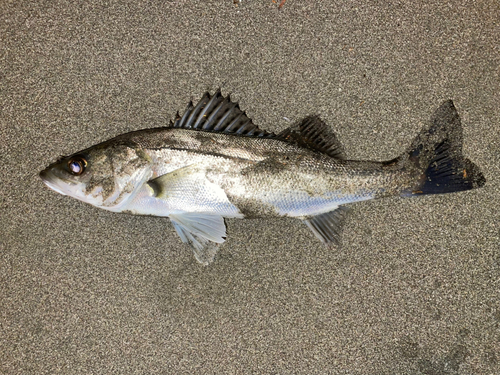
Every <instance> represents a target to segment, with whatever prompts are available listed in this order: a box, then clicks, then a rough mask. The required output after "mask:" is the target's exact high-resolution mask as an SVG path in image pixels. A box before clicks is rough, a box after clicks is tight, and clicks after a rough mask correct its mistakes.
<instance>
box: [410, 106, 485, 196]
mask: <svg viewBox="0 0 500 375" xmlns="http://www.w3.org/2000/svg"><path fill="white" fill-rule="evenodd" d="M432 124H433V125H432V127H431V128H430V129H429V130H428V131H425V132H423V133H422V134H420V135H419V136H418V137H417V138H416V139H415V141H414V142H413V144H412V147H411V149H410V150H411V151H410V152H409V153H408V154H406V155H405V156H404V158H405V159H406V161H405V164H407V165H408V166H409V167H410V168H412V167H413V168H415V167H416V168H417V169H418V170H419V171H420V172H421V174H420V178H419V180H418V182H417V183H416V184H415V186H414V187H413V188H412V189H410V190H409V191H408V190H407V191H405V192H404V193H403V194H402V195H404V196H416V195H423V194H444V193H453V192H456V191H464V190H471V189H475V188H478V187H481V186H483V185H484V184H485V183H486V179H485V178H484V176H483V174H482V173H481V171H480V170H479V168H478V167H477V166H476V165H475V164H474V163H472V162H471V161H470V160H468V159H466V158H464V156H463V155H462V140H463V136H462V126H461V123H460V117H459V116H458V113H457V110H456V108H455V106H454V105H453V102H452V101H451V100H448V101H446V102H444V103H443V104H442V105H441V106H440V107H439V108H438V109H437V110H436V112H435V113H434V116H433V119H432Z"/></svg>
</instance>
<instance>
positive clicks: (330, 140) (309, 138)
mask: <svg viewBox="0 0 500 375" xmlns="http://www.w3.org/2000/svg"><path fill="white" fill-rule="evenodd" d="M278 137H279V138H281V139H284V140H286V141H288V142H292V143H296V144H298V145H299V146H302V147H307V148H309V149H313V150H317V151H320V152H322V153H325V154H327V155H329V156H331V157H333V158H337V159H345V154H344V150H343V148H342V145H341V144H340V142H339V141H338V139H337V137H336V135H335V134H334V133H333V132H332V131H331V130H330V128H329V127H328V126H327V125H326V124H325V123H324V122H323V121H322V120H321V119H320V118H319V117H318V116H309V117H306V118H305V119H303V120H302V122H301V123H300V124H298V125H295V126H291V127H289V128H287V129H285V130H283V131H282V132H281V133H279V134H278Z"/></svg>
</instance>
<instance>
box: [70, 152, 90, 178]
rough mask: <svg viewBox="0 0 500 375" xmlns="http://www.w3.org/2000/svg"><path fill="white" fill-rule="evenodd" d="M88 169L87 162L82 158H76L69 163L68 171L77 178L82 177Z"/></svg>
mask: <svg viewBox="0 0 500 375" xmlns="http://www.w3.org/2000/svg"><path fill="white" fill-rule="evenodd" d="M85 167H87V160H85V159H84V158H83V157H81V156H75V157H73V158H71V159H69V161H68V170H69V171H70V173H71V174H73V175H75V176H79V175H81V174H82V173H83V172H84V171H85Z"/></svg>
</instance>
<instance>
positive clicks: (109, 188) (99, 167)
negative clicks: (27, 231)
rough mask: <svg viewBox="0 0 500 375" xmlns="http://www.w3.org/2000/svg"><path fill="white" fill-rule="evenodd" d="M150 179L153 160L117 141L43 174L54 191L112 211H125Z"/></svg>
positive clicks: (60, 161)
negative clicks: (125, 207)
mask: <svg viewBox="0 0 500 375" xmlns="http://www.w3.org/2000/svg"><path fill="white" fill-rule="evenodd" d="M150 175H151V159H150V158H149V157H148V156H147V155H146V154H145V153H144V152H143V151H141V150H139V149H138V148H137V147H135V145H133V144H127V143H124V142H116V141H108V142H105V143H102V144H100V145H97V146H94V147H91V148H89V149H86V150H83V151H80V152H77V153H75V154H73V155H70V156H63V157H61V158H59V159H58V160H57V161H56V162H55V163H52V164H51V165H49V166H48V167H47V168H46V169H44V170H43V171H41V172H40V177H41V178H42V180H43V182H44V183H45V185H47V186H48V187H49V188H50V189H52V190H54V191H56V192H58V193H60V194H62V195H68V196H71V197H73V198H75V199H78V200H80V201H83V202H85V203H89V204H91V205H93V206H96V207H100V208H104V209H107V210H110V211H121V210H123V209H124V206H126V203H127V202H128V201H130V200H131V198H132V197H133V196H135V194H136V193H137V191H138V190H139V189H140V187H141V186H142V185H143V184H144V183H145V182H146V181H147V180H148V179H149V178H150Z"/></svg>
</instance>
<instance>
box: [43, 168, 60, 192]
mask: <svg viewBox="0 0 500 375" xmlns="http://www.w3.org/2000/svg"><path fill="white" fill-rule="evenodd" d="M39 176H40V178H41V179H42V181H43V183H44V184H45V185H47V186H48V187H49V188H50V189H52V190H54V191H55V192H57V193H59V194H62V195H67V194H66V193H65V192H64V191H62V190H61V188H60V187H59V186H58V184H57V182H58V181H59V179H58V178H57V177H56V176H54V174H53V173H51V172H50V170H48V169H44V170H43V171H41V172H40V173H39Z"/></svg>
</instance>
